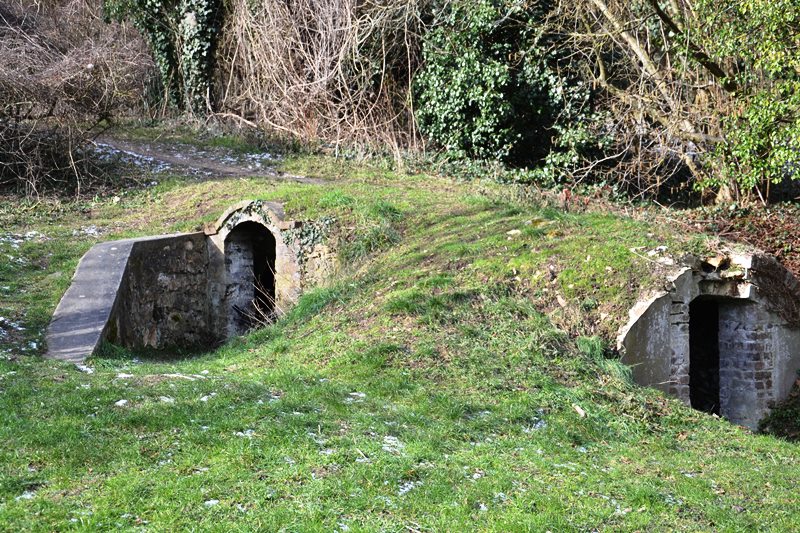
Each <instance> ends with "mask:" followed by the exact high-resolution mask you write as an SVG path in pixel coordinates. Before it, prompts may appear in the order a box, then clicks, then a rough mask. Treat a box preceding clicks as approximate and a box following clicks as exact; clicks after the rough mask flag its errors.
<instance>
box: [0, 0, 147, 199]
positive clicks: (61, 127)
mask: <svg viewBox="0 0 800 533" xmlns="http://www.w3.org/2000/svg"><path fill="white" fill-rule="evenodd" d="M0 63H2V65H3V69H2V70H0V188H2V189H11V190H16V191H20V192H24V193H25V194H27V195H29V196H38V195H39V194H41V193H42V192H44V191H45V190H47V189H48V188H51V187H58V188H59V189H60V190H62V191H74V192H77V193H80V191H81V189H82V188H83V187H85V186H86V184H87V182H90V181H91V180H92V178H93V177H94V176H96V175H97V172H96V168H95V166H94V163H93V162H92V161H91V159H90V158H89V157H87V155H86V153H85V147H86V145H87V142H88V141H89V140H90V139H92V138H93V136H94V135H96V134H97V133H98V132H99V129H100V128H101V124H105V123H107V121H108V120H109V119H111V118H112V117H114V116H116V115H119V114H120V113H126V112H129V111H131V110H132V109H134V108H136V106H138V105H139V104H140V103H141V101H142V100H141V98H142V95H143V90H144V89H145V85H146V83H147V80H148V79H149V78H150V71H151V70H152V61H151V59H150V57H149V55H148V52H147V49H146V47H145V46H144V43H143V42H142V41H141V39H140V38H139V37H138V36H137V35H136V33H135V32H134V31H133V30H132V29H131V28H130V27H129V26H128V25H125V24H110V25H109V24H106V23H105V22H104V21H103V20H102V18H101V16H100V11H99V2H97V1H94V0H88V1H87V0H66V1H60V0H53V1H50V2H32V1H29V0H12V1H11V2H5V3H3V4H1V5H0Z"/></svg>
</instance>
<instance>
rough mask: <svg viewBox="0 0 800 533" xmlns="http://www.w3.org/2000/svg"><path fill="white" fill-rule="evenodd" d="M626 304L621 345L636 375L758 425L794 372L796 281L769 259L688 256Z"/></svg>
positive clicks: (798, 362) (799, 346) (799, 302)
mask: <svg viewBox="0 0 800 533" xmlns="http://www.w3.org/2000/svg"><path fill="white" fill-rule="evenodd" d="M687 263H688V265H689V266H687V267H686V268H684V269H683V270H681V271H680V272H679V273H678V274H676V275H675V276H673V277H672V278H671V279H670V283H669V286H668V289H667V290H666V291H663V292H661V293H659V294H657V295H656V296H654V297H653V298H650V299H648V300H646V301H642V302H640V303H639V304H637V305H636V307H634V308H633V309H632V310H631V313H630V314H631V319H630V321H629V322H628V324H627V325H626V326H625V327H624V328H623V329H622V330H621V332H620V336H619V339H618V347H619V348H620V350H621V351H622V353H623V357H622V360H623V362H624V363H626V364H628V365H630V366H631V367H632V373H633V377H634V380H635V381H636V382H637V383H639V384H641V385H646V386H652V387H656V388H659V389H661V390H663V391H664V392H667V393H669V394H671V395H673V396H676V397H678V398H680V399H681V400H683V401H684V402H685V403H687V404H689V405H691V406H692V407H693V408H695V409H698V410H700V411H704V412H707V413H714V414H717V415H720V416H723V417H725V418H727V419H728V420H730V421H732V422H734V423H737V424H741V425H743V426H747V427H750V428H756V427H757V426H758V422H759V420H760V419H761V418H763V417H764V416H765V415H766V414H767V413H768V411H769V409H770V407H771V406H772V404H773V403H774V402H776V401H779V400H782V399H784V398H785V397H786V396H787V395H788V394H789V392H790V390H791V387H792V385H793V384H794V381H795V379H796V377H797V372H798V369H800V328H799V327H798V326H800V291H798V289H799V288H800V287H799V286H798V281H797V280H796V279H795V278H794V276H792V274H791V273H789V272H788V271H786V270H785V269H784V268H783V267H782V266H781V265H780V264H778V263H777V261H775V260H774V259H773V258H771V257H768V256H764V255H752V256H733V257H731V258H726V260H724V261H714V263H715V264H716V265H718V266H712V265H711V264H710V263H708V262H704V261H700V260H697V259H696V258H691V259H690V260H688V261H687Z"/></svg>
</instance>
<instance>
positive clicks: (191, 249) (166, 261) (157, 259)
mask: <svg viewBox="0 0 800 533" xmlns="http://www.w3.org/2000/svg"><path fill="white" fill-rule="evenodd" d="M207 267H208V256H207V251H206V238H205V235H204V234H202V233H195V234H185V235H176V236H168V237H162V238H155V239H148V240H142V241H137V242H136V243H135V244H134V247H133V249H132V251H131V257H130V259H129V261H128V267H127V271H126V273H125V281H124V282H123V285H122V287H121V289H120V293H119V297H118V305H117V308H116V310H115V312H114V318H113V324H114V327H113V328H112V330H111V331H110V332H109V340H111V341H112V342H115V343H119V344H122V345H124V346H127V347H131V348H156V349H162V348H168V347H175V346H183V347H192V346H201V345H205V346H208V345H209V344H212V343H214V342H216V341H217V340H219V339H218V336H217V335H214V334H213V333H212V330H211V329H210V328H209V322H210V320H209V318H210V317H209V305H208V299H207V291H206V286H207V283H208V273H207Z"/></svg>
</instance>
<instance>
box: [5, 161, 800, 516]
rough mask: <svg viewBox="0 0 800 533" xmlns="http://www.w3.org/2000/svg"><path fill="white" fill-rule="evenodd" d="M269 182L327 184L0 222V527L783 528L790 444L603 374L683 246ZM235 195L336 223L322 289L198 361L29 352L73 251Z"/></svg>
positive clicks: (329, 187) (294, 164)
mask: <svg viewBox="0 0 800 533" xmlns="http://www.w3.org/2000/svg"><path fill="white" fill-rule="evenodd" d="M284 164H285V167H286V169H287V170H289V171H292V172H296V173H304V174H307V175H311V176H316V177H321V178H324V179H326V180H327V182H326V184H324V185H316V186H315V185H302V184H289V183H275V182H269V181H266V180H229V181H213V180H211V181H192V180H185V179H178V178H176V179H174V180H166V181H164V182H163V183H161V184H160V185H158V186H157V187H154V188H151V189H146V190H132V191H129V192H128V193H126V194H121V195H120V196H119V197H117V198H116V199H115V198H108V199H96V200H95V201H94V202H92V203H88V204H82V205H75V204H56V203H44V204H39V205H36V206H34V207H30V208H29V209H26V207H25V206H20V204H19V203H18V202H15V201H13V199H12V200H9V201H7V202H6V203H4V204H1V205H0V213H1V214H0V217H4V218H3V221H4V224H3V228H4V231H6V230H7V231H8V232H11V233H14V234H16V235H23V236H24V235H25V234H27V233H29V232H31V231H35V232H38V233H37V234H33V236H32V237H30V238H28V239H19V240H22V241H23V242H20V243H17V244H16V246H17V247H16V248H13V247H11V245H10V244H9V243H8V242H7V241H3V244H0V246H5V248H0V257H3V256H5V257H11V258H12V259H13V260H9V261H5V262H3V263H0V287H8V288H7V289H2V290H4V291H5V292H4V293H2V304H1V305H2V311H0V313H2V314H3V316H4V317H5V318H6V319H7V320H9V321H13V322H14V323H16V324H20V325H21V327H24V328H25V330H18V329H14V328H11V329H8V328H6V329H8V332H7V333H6V334H5V336H4V337H2V338H0V342H2V343H3V348H2V349H3V352H2V353H3V357H4V360H2V361H0V442H2V443H3V446H2V447H0V529H5V530H14V531H19V530H36V531H52V530H69V529H76V530H79V529H85V530H115V531H116V530H132V531H133V530H148V531H174V530H178V529H194V530H209V531H273V530H275V531H277V530H286V531H373V530H380V531H455V530H462V531H464V530H489V531H509V530H542V531H546V530H551V531H572V530H576V531H586V530H622V531H637V530H638V531H644V530H648V531H649V530H662V531H663V530H675V529H682V530H699V531H709V530H730V531H741V530H753V529H772V530H787V531H788V530H796V529H798V528H800V512H799V511H798V494H800V493H799V492H798V484H797V480H798V479H800V466H798V464H799V463H798V460H797V459H798V448H797V446H796V445H794V444H790V443H787V442H783V441H780V440H777V439H775V438H772V437H767V436H758V435H752V434H750V433H749V432H747V431H745V430H742V429H740V428H737V427H734V426H732V425H730V424H728V423H726V422H725V421H722V420H719V419H716V418H714V417H710V416H707V415H704V414H701V413H697V412H695V411H692V410H690V409H688V408H686V407H684V406H683V405H681V404H680V403H679V402H677V401H674V400H670V399H666V398H664V397H663V396H661V395H660V394H658V393H656V392H655V391H651V390H645V389H641V388H638V387H636V386H634V385H632V384H631V383H630V381H629V379H628V377H627V372H626V369H625V368H623V367H622V366H621V365H620V364H619V363H618V362H616V361H615V360H613V359H609V358H607V357H606V354H605V351H606V350H605V347H606V344H605V342H604V341H603V340H601V339H602V338H609V336H610V335H611V334H613V331H614V330H615V328H616V327H617V326H618V325H619V321H620V320H621V319H623V318H624V317H625V309H626V308H627V306H628V305H630V304H631V303H632V302H633V301H634V300H635V299H636V297H637V295H638V293H639V291H640V290H641V288H642V287H647V286H649V285H650V284H651V283H653V280H654V279H657V278H658V276H659V275H660V274H661V273H660V272H658V271H656V272H654V271H653V270H654V264H653V263H652V262H651V261H650V260H648V259H647V256H646V254H645V253H644V251H646V250H649V249H653V248H654V247H656V246H662V245H663V246H667V247H668V249H669V250H670V251H674V252H675V253H676V254H678V253H679V252H680V251H681V250H689V249H697V248H699V247H702V246H703V243H702V239H699V240H698V239H695V240H694V241H691V240H687V239H684V238H682V237H675V236H671V235H670V229H669V228H668V227H665V226H664V225H661V224H650V223H647V222H642V221H634V220H631V219H626V218H622V217H619V216H615V215H612V214H603V213H563V212H559V211H558V210H554V209H545V208H541V207H537V206H535V205H526V204H524V203H521V202H516V201H514V200H513V199H509V198H504V194H503V192H502V191H503V190H502V189H499V188H495V187H493V186H479V185H465V184H457V183H453V182H450V181H447V180H443V179H438V178H433V177H430V176H398V175H394V174H392V173H390V172H384V171H379V170H375V169H367V168H363V167H356V166H352V165H345V164H343V163H340V162H331V161H328V160H325V159H320V158H309V157H306V158H300V159H296V160H290V161H287V162H285V163H284ZM243 198H265V199H270V200H279V201H283V202H285V203H286V208H287V212H288V215H289V216H290V217H294V218H299V219H312V220H313V219H320V218H322V217H335V218H336V221H337V223H336V228H337V229H336V230H335V231H334V234H333V235H332V236H331V238H332V239H334V240H336V241H337V242H338V246H339V249H340V250H341V254H342V257H343V261H344V264H345V266H344V268H343V271H342V273H341V275H340V276H339V277H338V278H337V279H335V280H333V281H332V282H331V284H330V285H329V286H327V287H321V288H318V289H315V290H313V291H311V292H309V293H307V294H306V295H304V296H303V297H302V299H301V301H300V303H299V304H298V305H297V306H296V307H295V308H294V309H293V310H292V311H291V312H290V313H289V315H288V316H287V317H285V318H284V319H282V320H281V321H280V322H279V323H277V324H275V325H273V326H271V327H268V328H265V329H262V330H259V331H256V332H254V333H252V334H250V335H249V336H247V337H244V338H241V339H237V340H234V341H232V342H230V343H229V344H227V345H225V346H223V347H222V348H220V349H218V350H215V351H213V352H210V353H205V354H179V353H168V354H158V355H153V354H130V353H127V352H125V351H124V350H119V349H115V348H109V349H107V350H106V351H105V353H104V354H103V355H102V356H100V357H96V358H94V359H93V360H91V361H90V365H91V366H92V367H93V368H94V373H92V374H87V373H83V372H79V371H78V370H76V369H75V367H73V366H69V365H65V364H60V363H57V362H52V361H47V360H43V359H41V357H40V356H38V355H37V353H36V352H37V351H38V350H40V349H41V332H42V330H43V328H44V327H45V325H46V323H47V319H48V317H49V313H51V312H52V310H53V308H54V306H55V303H56V302H57V300H58V298H59V296H60V294H61V293H62V292H63V290H64V289H65V287H66V285H67V283H68V280H69V277H70V275H71V272H72V269H74V265H75V264H76V262H77V259H78V258H79V257H80V255H81V253H83V251H85V250H86V249H88V247H89V246H90V245H91V244H92V242H95V241H96V240H97V239H98V238H102V239H104V240H105V239H109V238H112V237H118V236H123V235H126V236H127V235H142V234H152V233H156V232H158V233H161V232H168V231H178V230H189V229H192V228H194V227H196V226H197V225H199V224H201V223H202V222H204V221H208V220H213V219H214V218H215V217H216V216H217V215H218V214H219V213H220V212H221V211H222V210H223V209H224V208H225V207H227V206H228V205H229V204H231V203H233V202H235V201H237V200H239V199H243ZM90 225H93V226H96V227H97V228H98V230H99V231H100V232H101V233H102V237H95V236H92V235H91V233H92V232H91V231H90V232H89V234H87V231H86V229H87V226H90ZM73 233H74V234H73ZM632 250H633V251H632ZM637 250H640V251H642V253H639V252H637ZM17 259H21V261H17ZM595 335H596V336H595ZM31 342H34V343H37V344H36V347H34V346H33V345H31V344H30V343H31Z"/></svg>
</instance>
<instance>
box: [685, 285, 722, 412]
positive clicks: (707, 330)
mask: <svg viewBox="0 0 800 533" xmlns="http://www.w3.org/2000/svg"><path fill="white" fill-rule="evenodd" d="M689 398H690V401H691V405H692V407H693V408H695V409H697V410H699V411H705V412H706V413H714V414H717V415H719V414H720V413H719V302H718V301H715V300H712V299H705V298H697V299H695V300H694V301H692V303H691V304H689Z"/></svg>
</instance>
